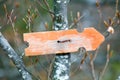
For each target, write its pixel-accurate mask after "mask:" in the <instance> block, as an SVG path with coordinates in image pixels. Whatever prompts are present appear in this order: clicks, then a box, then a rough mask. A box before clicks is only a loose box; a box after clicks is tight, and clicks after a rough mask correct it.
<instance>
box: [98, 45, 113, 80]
mask: <svg viewBox="0 0 120 80" xmlns="http://www.w3.org/2000/svg"><path fill="white" fill-rule="evenodd" d="M109 50H110V45H107V56H106V58H107V60H106V63H105V66H104V68H103V70H102V72H101V74H100V76H99V80H102V77H103V75H104V74H105V71H106V69H107V66H108V63H109V61H110V57H111V53H109Z"/></svg>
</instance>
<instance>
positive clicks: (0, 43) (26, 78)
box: [0, 32, 32, 80]
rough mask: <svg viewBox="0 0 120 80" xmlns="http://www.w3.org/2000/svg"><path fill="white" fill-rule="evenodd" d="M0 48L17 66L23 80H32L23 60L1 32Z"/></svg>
mask: <svg viewBox="0 0 120 80" xmlns="http://www.w3.org/2000/svg"><path fill="white" fill-rule="evenodd" d="M0 47H1V48H2V49H3V50H4V51H5V52H6V54H7V55H8V57H9V58H10V59H11V60H12V61H13V63H14V64H15V65H16V67H17V69H18V71H19V73H20V74H21V75H22V78H23V80H32V78H31V75H30V74H29V73H28V71H27V70H26V68H25V65H24V63H23V61H22V59H21V58H20V57H19V56H18V54H17V53H16V52H15V51H14V49H13V48H12V47H11V46H10V44H9V43H8V41H7V40H6V39H5V38H4V36H3V35H2V33H1V32H0Z"/></svg>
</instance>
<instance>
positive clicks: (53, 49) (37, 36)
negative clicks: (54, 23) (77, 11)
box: [23, 27, 104, 56]
mask: <svg viewBox="0 0 120 80" xmlns="http://www.w3.org/2000/svg"><path fill="white" fill-rule="evenodd" d="M23 36H24V41H27V42H28V43H29V47H28V48H26V49H25V55H26V56H35V55H36V56H37V55H46V54H60V53H68V52H76V51H78V50H79V48H80V47H84V48H85V49H86V50H87V51H91V50H95V49H96V48H97V47H99V45H100V44H101V43H102V42H103V41H104V36H103V35H102V34H100V33H99V32H98V31H97V30H96V29H94V28H92V27H91V28H85V29H84V31H83V32H81V33H79V32H78V31H77V30H76V29H71V30H60V31H46V32H35V33H24V35H23Z"/></svg>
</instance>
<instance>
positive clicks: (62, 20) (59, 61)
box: [51, 0, 71, 80]
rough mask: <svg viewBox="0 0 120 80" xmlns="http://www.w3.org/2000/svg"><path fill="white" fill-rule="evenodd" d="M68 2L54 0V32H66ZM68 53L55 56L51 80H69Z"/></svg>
mask: <svg viewBox="0 0 120 80" xmlns="http://www.w3.org/2000/svg"><path fill="white" fill-rule="evenodd" d="M68 3H69V0H54V30H67V29H68V20H67V5H68ZM70 65H71V63H70V53H66V54H57V55H56V56H55V60H54V63H53V68H52V73H51V79H52V80H69V73H70Z"/></svg>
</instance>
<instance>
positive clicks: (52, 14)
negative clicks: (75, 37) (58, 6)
mask: <svg viewBox="0 0 120 80" xmlns="http://www.w3.org/2000/svg"><path fill="white" fill-rule="evenodd" d="M37 2H38V4H39V5H40V7H41V8H42V9H44V10H45V11H47V12H49V13H50V14H52V15H54V12H52V11H50V10H47V9H46V8H45V7H43V5H42V4H41V3H40V1H38V0H37Z"/></svg>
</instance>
